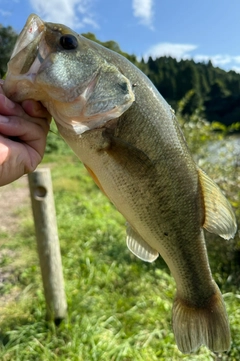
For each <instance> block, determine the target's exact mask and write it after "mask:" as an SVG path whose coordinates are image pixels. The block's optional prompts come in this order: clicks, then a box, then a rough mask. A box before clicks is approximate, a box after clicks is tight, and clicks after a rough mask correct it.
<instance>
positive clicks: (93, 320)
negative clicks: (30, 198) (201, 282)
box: [0, 153, 240, 361]
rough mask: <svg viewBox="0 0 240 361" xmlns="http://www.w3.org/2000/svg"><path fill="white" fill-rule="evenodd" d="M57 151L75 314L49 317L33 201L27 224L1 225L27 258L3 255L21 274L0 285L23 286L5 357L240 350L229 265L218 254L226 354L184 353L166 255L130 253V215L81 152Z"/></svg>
mask: <svg viewBox="0 0 240 361" xmlns="http://www.w3.org/2000/svg"><path fill="white" fill-rule="evenodd" d="M57 158H58V159H57V161H56V156H55V155H48V156H46V157H45V163H47V164H51V172H52V180H53V186H54V195H55V203H56V212H57V222H58V230H59V238H60V242H61V252H62V262H63V270H64V279H65V288H66V295H67V302H68V317H67V319H66V320H64V321H63V322H62V323H61V324H60V326H58V327H56V326H55V325H54V323H52V322H47V321H45V313H46V310H45V300H44V296H43V289H42V284H41V277H40V271H39V266H38V259H37V255H36V251H35V249H36V244H35V236H34V227H33V221H32V217H31V210H30V209H25V210H24V212H20V213H19V222H20V223H22V226H21V229H20V232H19V231H18V233H17V234H14V236H11V237H8V236H7V235H6V234H2V235H0V241H1V243H3V241H4V239H7V240H8V243H7V244H6V245H5V246H4V247H5V248H6V249H10V250H14V252H15V256H14V257H15V258H16V255H17V257H18V258H19V261H18V262H17V265H16V267H15V266H14V265H15V263H14V259H13V258H11V254H10V256H8V255H7V254H6V257H5V258H4V259H3V260H2V264H1V267H2V269H4V268H5V267H9V266H11V265H13V266H14V267H12V268H13V273H14V274H15V277H14V280H13V281H11V282H9V283H8V284H6V285H4V287H3V288H1V289H0V292H1V294H2V295H8V294H11V293H14V292H16V294H17V298H15V299H14V300H12V301H11V302H9V303H8V304H5V305H4V307H3V306H2V308H0V321H1V323H0V345H1V346H0V359H1V360H2V361H50V360H51V361H54V360H59V361H99V360H104V361H161V360H164V361H165V360H167V361H168V360H169V361H170V360H173V361H174V360H176V361H177V360H182V359H183V360H189V361H190V360H191V361H200V360H202V361H203V360H204V361H207V360H223V361H227V360H233V361H234V360H239V359H240V335H239V327H240V307H239V305H240V304H239V302H240V295H239V292H238V291H237V290H236V285H235V284H234V283H233V284H232V283H231V282H229V283H228V284H227V286H226V287H225V286H224V285H225V284H226V272H227V271H226V272H223V273H222V272H221V269H219V267H218V263H217V262H216V261H215V262H214V254H212V266H213V271H214V275H215V276H216V277H217V280H218V282H219V283H220V286H222V287H223V291H224V292H225V295H224V298H225V301H226V306H227V310H228V313H229V318H230V323H231V331H232V339H233V343H232V348H231V351H230V352H229V353H225V354H223V355H218V357H217V356H216V355H214V354H213V353H211V352H210V351H209V350H207V349H206V348H204V347H203V348H201V349H200V350H199V351H198V353H197V354H195V355H191V356H189V355H183V354H181V353H180V352H179V351H178V349H177V347H176V345H175V341H174V337H173V332H172V327H171V308H172V302H173V297H174V294H175V283H174V281H173V279H172V277H171V276H170V274H169V271H168V269H167V267H166V265H165V264H164V262H163V261H162V260H161V259H158V260H157V261H156V262H154V263H153V264H146V263H144V262H141V261H140V260H138V259H137V258H135V257H134V256H132V255H131V254H130V252H129V251H128V249H127V247H126V244H125V220H124V219H123V218H122V216H121V215H120V214H119V213H118V212H116V210H115V209H114V207H113V206H112V205H111V204H110V203H109V202H108V200H107V199H106V197H105V196H104V195H103V194H102V193H101V192H100V191H99V190H98V189H97V187H96V186H95V185H94V184H93V182H92V180H91V179H90V178H89V176H88V175H87V173H86V170H85V169H84V168H83V166H82V165H81V164H80V162H79V161H78V160H77V159H76V157H75V156H73V155H72V154H70V153H68V154H67V155H64V156H63V155H58V156H57ZM210 242H211V240H210ZM217 242H220V241H219V240H218V241H217ZM221 242H224V241H221ZM225 245H226V243H225ZM210 253H211V252H210ZM212 253H213V252H212ZM215 258H216V257H215ZM234 270H235V268H234Z"/></svg>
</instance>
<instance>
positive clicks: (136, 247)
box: [126, 225, 159, 262]
mask: <svg viewBox="0 0 240 361" xmlns="http://www.w3.org/2000/svg"><path fill="white" fill-rule="evenodd" d="M126 241H127V246H128V248H129V249H130V251H131V252H132V253H133V254H134V255H135V256H137V257H138V258H140V259H141V260H143V261H145V262H153V261H155V259H156V258H158V256H159V253H158V252H157V251H156V250H155V249H153V248H152V247H151V246H149V244H148V243H147V242H146V241H144V239H143V238H142V237H141V236H140V235H139V234H138V233H137V232H136V231H135V230H134V229H133V228H132V227H131V226H130V225H128V226H127V240H126Z"/></svg>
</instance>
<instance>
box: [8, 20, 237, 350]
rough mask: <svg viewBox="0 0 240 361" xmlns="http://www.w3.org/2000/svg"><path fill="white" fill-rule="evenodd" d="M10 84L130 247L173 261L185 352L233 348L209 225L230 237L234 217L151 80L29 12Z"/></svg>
mask: <svg viewBox="0 0 240 361" xmlns="http://www.w3.org/2000/svg"><path fill="white" fill-rule="evenodd" d="M3 88H4V91H5V93H6V95H7V96H8V97H10V98H11V99H12V100H14V101H16V102H21V101H23V100H25V99H29V98H31V99H35V100H38V101H41V102H42V104H43V105H44V106H45V107H46V108H47V109H48V111H49V112H50V114H51V115H52V116H53V118H54V119H55V121H56V124H57V126H58V129H59V132H60V134H61V135H62V137H63V138H64V139H65V141H66V142H67V143H68V144H69V146H70V147H71V148H72V149H73V151H74V152H75V153H76V155H77V156H78V157H79V159H80V160H81V161H82V162H83V163H84V165H85V167H86V168H87V169H88V171H89V173H90V175H91V176H92V177H93V179H94V180H95V182H96V183H97V184H98V186H99V188H100V189H101V190H102V191H103V192H104V193H105V194H106V196H107V197H108V198H109V199H110V200H111V202H112V203H113V204H114V205H115V206H116V208H117V209H118V210H119V212H121V213H122V214H123V216H124V217H125V218H126V220H127V224H128V226H127V246H128V247H129V249H130V250H131V251H132V252H133V253H134V254H135V255H136V256H138V257H139V258H140V259H142V260H144V261H148V262H153V261H154V260H155V259H156V258H157V257H158V256H159V254H160V255H161V256H162V257H163V259H164V260H165V261H166V263H167V265H168V266H169V269H170V271H171V273H172V275H173V277H174V279H175V281H176V288H177V292H176V297H175V299H174V304H173V313H172V323H173V330H174V334H175V339H176V343H177V345H178V348H179V349H180V350H181V351H182V352H184V353H190V352H194V351H196V350H197V349H198V348H199V347H200V346H201V345H202V344H204V345H206V346H207V347H208V348H209V349H211V350H213V351H224V350H228V349H229V347H230V342H231V338H230V330H229V322H228V317H227V313H226V310H225V306H224V302H223V298H222V295H221V293H220V291H219V288H218V286H217V285H216V283H215V281H214V280H213V277H212V274H211V270H210V267H209V263H208V257H207V252H206V246H205V239H204V232H203V228H205V229H206V230H207V231H209V232H213V233H216V234H218V235H220V236H221V237H223V238H225V239H230V238H232V237H234V235H235V232H236V220H235V216H234V213H233V211H232V208H231V206H230V204H229V203H228V201H227V200H226V198H225V197H224V196H223V194H222V193H221V191H220V189H219V188H218V186H217V185H216V184H215V183H214V182H213V181H212V180H211V179H210V178H209V177H208V176H207V175H206V174H205V173H204V172H203V171H202V170H200V169H199V168H198V167H197V166H196V164H195V163H194V161H193V159H192V156H191V154H190V152H189V149H188V147H187V144H186V142H185V139H184V137H183V134H182V132H181V130H180V127H179V125H178V122H177V120H176V117H175V115H174V112H173V111H172V110H171V108H170V106H169V105H168V104H167V102H166V101H165V100H164V99H163V98H162V96H161V95H160V94H159V93H158V91H157V90H156V89H155V87H154V86H153V84H152V83H151V82H150V81H149V79H148V78H147V77H146V76H145V75H144V74H143V73H142V72H141V71H140V70H139V69H137V68H136V67H135V66H134V65H133V64H131V63H130V62H129V61H128V60H127V59H125V58H124V57H122V56H121V55H119V54H117V53H115V52H112V51H110V50H108V49H106V48H104V47H102V46H101V45H98V44H96V43H94V42H92V41H90V40H88V39H86V38H84V37H82V36H81V35H78V34H76V33H75V32H74V31H72V30H71V29H69V28H67V27H66V26H64V25H60V24H53V23H48V22H44V21H42V20H41V19H40V18H39V17H38V16H36V15H31V16H30V17H29V18H28V21H27V23H26V25H25V27H24V29H23V30H22V32H21V34H20V36H19V38H18V40H17V43H16V46H15V48H14V50H13V54H12V57H11V59H10V61H9V64H8V73H7V76H6V80H5V83H4V87H3Z"/></svg>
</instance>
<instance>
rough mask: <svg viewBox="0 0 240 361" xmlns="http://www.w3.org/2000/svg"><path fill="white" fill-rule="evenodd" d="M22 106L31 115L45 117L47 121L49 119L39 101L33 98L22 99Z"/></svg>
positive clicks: (49, 116) (47, 113)
mask: <svg viewBox="0 0 240 361" xmlns="http://www.w3.org/2000/svg"><path fill="white" fill-rule="evenodd" d="M22 107H23V109H24V111H25V112H26V113H27V114H28V115H30V116H31V117H36V118H46V119H47V120H48V121H49V122H50V121H51V115H50V114H49V112H48V111H47V109H46V108H44V106H43V105H42V104H41V103H40V102H37V101H35V100H24V101H23V102H22Z"/></svg>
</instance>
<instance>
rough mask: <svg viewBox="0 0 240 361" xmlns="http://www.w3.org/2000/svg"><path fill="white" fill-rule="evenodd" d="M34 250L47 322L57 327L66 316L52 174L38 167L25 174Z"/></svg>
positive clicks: (46, 169)
mask: <svg viewBox="0 0 240 361" xmlns="http://www.w3.org/2000/svg"><path fill="white" fill-rule="evenodd" d="M28 182H29V188H30V194H31V202H32V210H33V217H34V223H35V232H36V239H37V249H38V255H39V260H40V268H41V273H42V280H43V288H44V294H45V299H46V305H47V319H54V321H55V323H56V324H59V323H60V322H61V320H62V319H63V318H64V317H65V316H66V313H67V302H66V296H65V291H64V279H63V272H62V261H61V253H60V246H59V240H58V231H57V221H56V212H55V206H54V197H53V190H52V180H51V172H50V169H48V168H39V169H37V170H36V171H34V172H33V173H30V174H29V175H28Z"/></svg>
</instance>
